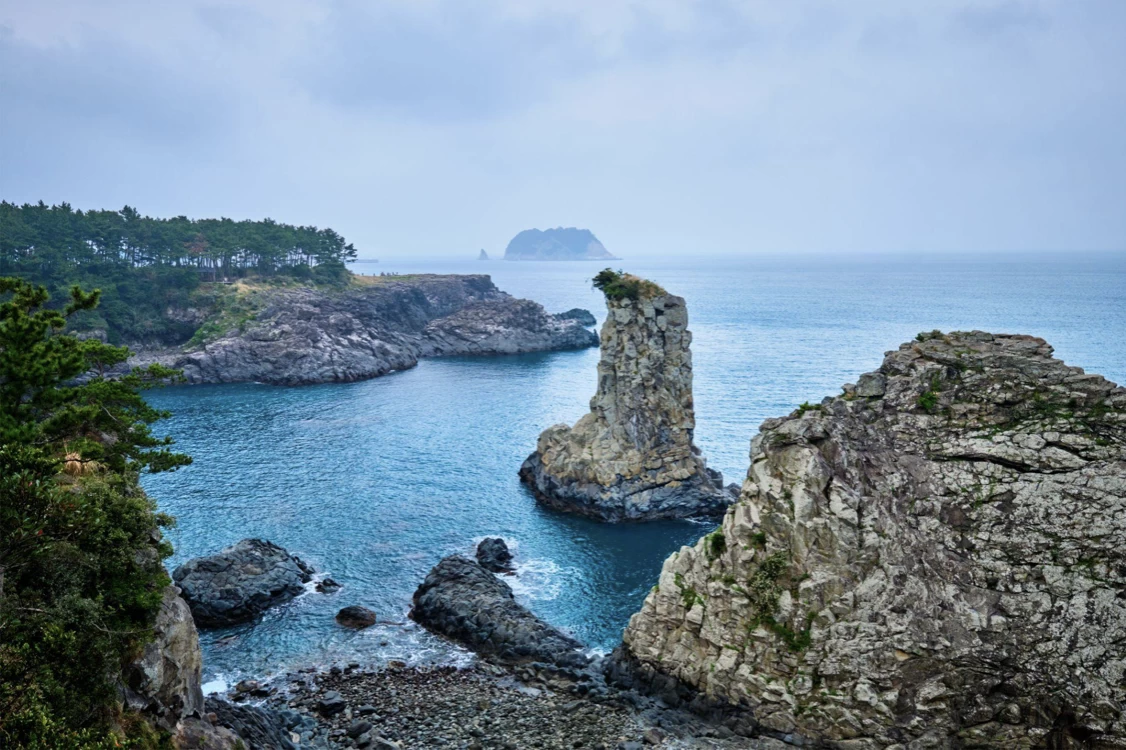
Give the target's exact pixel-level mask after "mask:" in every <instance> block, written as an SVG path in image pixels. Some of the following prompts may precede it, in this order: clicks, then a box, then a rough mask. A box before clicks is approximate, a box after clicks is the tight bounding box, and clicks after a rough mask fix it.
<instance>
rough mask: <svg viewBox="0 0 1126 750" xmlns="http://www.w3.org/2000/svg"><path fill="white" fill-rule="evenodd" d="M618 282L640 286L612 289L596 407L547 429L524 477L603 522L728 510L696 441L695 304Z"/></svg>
mask: <svg viewBox="0 0 1126 750" xmlns="http://www.w3.org/2000/svg"><path fill="white" fill-rule="evenodd" d="M603 273H604V274H606V273H609V274H613V272H610V271H605V272H603ZM600 276H601V274H600ZM618 279H619V280H620V283H624V284H629V285H632V286H633V287H634V289H635V290H636V291H635V293H634V294H633V295H632V296H612V295H611V294H607V297H606V306H607V310H608V315H607V318H606V322H605V323H604V324H603V326H602V337H601V343H602V358H601V361H600V362H599V363H598V391H597V393H595V395H594V398H592V399H591V400H590V413H589V414H587V415H585V416H584V417H583V418H582V419H580V420H579V421H578V422H577V423H576V424H575V426H574V427H569V426H567V425H565V424H558V425H555V426H553V427H549V428H548V429H547V430H544V432H543V433H542V434H541V435H540V437H539V441H538V442H537V445H536V450H535V452H534V453H532V455H531V456H529V457H528V459H527V460H526V461H525V462H524V464H523V465H522V466H521V467H520V477H521V479H523V480H524V482H526V483H527V484H528V486H529V487H530V488H531V489H532V492H533V494H534V495H535V497H536V499H538V500H539V501H540V502H542V503H544V504H545V505H548V506H550V507H552V508H556V509H559V510H565V511H569V512H573V513H580V514H583V515H587V516H593V517H594V518H598V519H600V520H604V521H649V520H655V519H659V518H682V517H689V516H715V517H719V516H720V515H722V514H723V511H724V509H726V508H727V506H728V505H729V504H730V503H731V502H732V501H733V500H734V499H735V495H734V494H732V493H731V492H729V491H728V490H726V489H725V488H724V487H723V477H722V475H720V474H719V472H717V471H709V470H708V469H707V464H706V462H705V461H704V459H703V458H702V457H701V455H700V451H699V450H698V449H697V448H696V446H695V445H694V444H693V441H692V434H693V431H694V430H695V427H696V418H695V412H694V408H693V401H692V351H691V349H690V345H691V342H692V334H691V333H690V332H689V331H688V309H687V307H686V306H685V303H684V300H683V299H682V298H680V297H676V296H673V295H671V294H668V293H667V292H665V290H664V289H661V288H660V287H659V286H657V285H656V284H653V283H652V282H649V281H644V280H642V279H637V278H635V277H632V276H623V277H618Z"/></svg>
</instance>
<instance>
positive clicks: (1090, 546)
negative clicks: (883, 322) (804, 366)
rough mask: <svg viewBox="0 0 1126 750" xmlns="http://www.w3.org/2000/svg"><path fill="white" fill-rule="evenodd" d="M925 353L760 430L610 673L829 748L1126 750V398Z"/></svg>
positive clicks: (664, 576) (1060, 379)
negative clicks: (740, 478)
mask: <svg viewBox="0 0 1126 750" xmlns="http://www.w3.org/2000/svg"><path fill="white" fill-rule="evenodd" d="M919 339H920V340H918V341H915V342H911V343H908V344H904V345H903V346H901V347H900V348H899V350H898V351H894V352H890V353H888V355H887V357H886V358H885V360H884V362H883V365H882V366H881V367H880V369H879V371H878V372H875V373H869V374H867V375H865V376H862V377H861V378H860V381H859V383H858V384H857V385H856V386H852V385H849V386H845V392H844V395H842V396H838V397H836V398H828V399H825V400H824V401H823V402H822V403H821V405H820V406H819V407H815V408H813V409H806V410H802V412H801V413H797V412H796V413H794V414H792V415H790V416H789V417H787V418H783V419H772V420H768V421H767V422H765V423H764V424H763V426H762V431H761V433H760V434H759V435H758V436H756V437H755V439H754V441H753V443H752V446H751V462H752V463H751V468H750V470H749V472H748V475H747V479H746V482H745V483H744V485H743V490H742V494H741V496H740V498H739V501H738V503H737V504H735V505H733V506H732V507H731V508H730V509H729V511H728V513H727V515H726V517H725V518H724V520H723V524H722V526H721V527H720V528H719V530H717V531H716V532H715V533H713V534H711V535H708V536H706V537H704V538H703V539H701V540H700V542H699V543H698V544H696V546H695V547H693V548H688V547H685V548H683V549H681V550H680V552H678V553H676V554H674V555H673V556H672V557H671V558H669V559H668V560H667V561H666V563H665V565H664V569H663V570H662V573H661V577H660V581H659V584H658V586H657V587H655V588H654V590H653V592H652V593H650V594H649V596H648V597H647V598H646V600H645V604H644V606H643V608H642V610H641V611H640V612H639V613H638V614H636V615H634V617H633V618H632V620H631V621H630V624H629V627H628V628H627V630H626V632H625V635H624V639H623V646H622V647H621V648H620V649H619V651H618V652H617V654H616V667H615V670H613V671H615V672H616V673H617V676H618V677H619V678H623V677H625V678H626V679H628V680H632V681H633V682H634V683H635V684H637V685H640V686H642V687H644V688H647V689H648V690H651V691H653V692H656V693H658V694H661V695H662V696H663V697H664V698H665V699H666V700H668V701H670V702H674V703H675V702H680V701H694V702H695V704H696V705H697V706H710V707H712V708H715V707H717V706H718V707H723V706H727V707H729V708H730V709H732V710H731V712H730V713H731V714H732V715H735V716H738V717H740V719H741V721H742V724H740V726H741V727H742V728H743V729H745V730H751V731H756V732H764V733H769V734H772V735H774V736H775V737H779V738H785V739H788V740H791V741H795V742H797V741H798V740H799V739H800V738H805V739H807V740H810V741H812V742H815V743H824V746H828V747H842V748H844V747H847V748H886V747H895V748H954V747H958V748H969V747H991V748H993V747H1012V748H1031V747H1052V748H1069V747H1075V748H1078V747H1090V748H1112V747H1113V748H1121V747H1126V718H1124V717H1123V713H1122V712H1123V709H1124V708H1126V681H1124V679H1126V389H1123V388H1120V387H1117V386H1115V385H1114V384H1113V383H1110V382H1108V381H1106V380H1104V379H1103V378H1101V377H1099V376H1097V375H1088V374H1085V373H1084V372H1083V370H1081V369H1079V368H1075V367H1068V366H1066V365H1065V364H1064V363H1063V362H1060V361H1059V360H1056V359H1054V358H1053V357H1052V356H1051V355H1052V349H1051V347H1049V346H1048V345H1047V344H1046V343H1045V342H1044V341H1043V340H1041V339H1037V338H1032V337H1028V336H1002V335H990V334H987V333H980V332H973V333H955V334H950V335H941V334H939V333H937V332H935V333H933V334H927V335H920V337H919ZM732 721H733V723H734V722H735V720H734V719H733V720H732Z"/></svg>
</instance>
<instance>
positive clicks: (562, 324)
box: [130, 275, 597, 385]
mask: <svg viewBox="0 0 1126 750" xmlns="http://www.w3.org/2000/svg"><path fill="white" fill-rule="evenodd" d="M229 296H230V297H231V298H232V300H228V301H227V302H226V303H225V304H226V305H227V310H226V312H224V313H223V314H221V315H219V316H217V317H215V316H212V318H209V319H208V321H207V322H205V323H203V326H202V327H201V329H200V333H197V336H196V338H195V339H194V340H193V342H192V343H189V344H188V345H186V346H184V347H180V348H177V349H173V350H157V351H152V350H150V351H142V352H140V353H139V354H138V355H137V356H135V357H134V358H133V359H132V360H131V362H130V363H131V364H132V365H134V366H136V365H141V364H146V363H149V362H160V363H161V364H164V365H167V366H169V367H174V368H176V369H179V370H182V371H183V372H184V376H185V378H187V380H188V382H191V383H232V382H251V381H256V382H262V383H273V384H278V385H300V384H306V383H325V382H349V381H355V380H364V379H367V378H373V377H377V376H379V375H384V374H386V373H388V372H392V371H394V370H403V369H407V368H410V367H413V366H415V365H416V364H417V363H418V360H419V358H420V357H428V356H441V355H453V354H499V353H516V352H538V351H548V350H557V349H579V348H584V347H588V346H594V345H595V344H597V336H595V335H594V334H593V333H591V332H590V331H587V330H586V329H584V328H583V326H582V325H580V324H579V323H578V322H576V321H573V320H560V319H557V318H555V317H553V316H551V315H549V314H548V313H547V312H546V311H545V310H544V309H543V308H542V307H541V306H540V305H538V304H536V303H534V302H530V301H528V300H520V299H515V298H513V297H511V296H509V295H508V294H506V293H504V292H502V291H500V290H499V289H497V288H496V286H495V285H494V284H493V282H492V281H491V280H490V279H489V277H488V276H485V275H470V276H437V275H418V276H401V277H400V276H389V277H374V278H373V277H367V279H366V282H365V283H363V284H354V285H352V286H350V287H348V288H346V289H343V290H334V291H323V290H319V289H316V288H312V287H289V288H276V289H271V288H253V289H242V288H236V289H235V290H234V291H232V292H231V294H230V295H229ZM183 314H184V315H189V314H194V315H195V316H196V317H200V316H201V315H202V313H200V312H199V311H186V312H184V313H183ZM201 333H202V334H209V335H203V336H201V335H200V334H201Z"/></svg>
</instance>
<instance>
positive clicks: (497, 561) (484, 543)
mask: <svg viewBox="0 0 1126 750" xmlns="http://www.w3.org/2000/svg"><path fill="white" fill-rule="evenodd" d="M477 564H478V565H480V566H481V567H482V568H484V569H485V570H491V571H492V572H494V573H507V572H508V571H510V570H512V553H511V552H509V551H508V545H507V544H505V543H504V540H503V539H498V538H497V537H489V538H488V539H482V540H481V543H480V544H478V545H477Z"/></svg>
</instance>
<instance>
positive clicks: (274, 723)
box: [206, 698, 332, 750]
mask: <svg viewBox="0 0 1126 750" xmlns="http://www.w3.org/2000/svg"><path fill="white" fill-rule="evenodd" d="M206 709H207V712H208V713H209V714H215V717H216V721H215V723H216V725H218V726H219V727H222V728H225V729H227V730H229V731H231V732H233V733H234V734H236V735H237V736H238V738H239V739H241V740H242V742H243V743H244V746H245V747H247V748H248V749H249V750H299V749H300V748H327V747H331V746H332V745H331V744H330V743H329V741H328V740H327V739H326V738H325V737H323V736H321V735H323V734H324V733H323V732H321V731H318V727H317V722H316V721H315V720H314V719H312V718H309V717H305V716H302V715H300V714H299V713H297V712H296V711H287V710H282V711H278V710H274V709H272V708H267V707H264V706H252V705H247V704H238V703H230V702H228V701H225V700H221V699H219V698H208V699H207V703H206ZM294 737H297V739H298V741H297V742H295V741H294Z"/></svg>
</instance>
